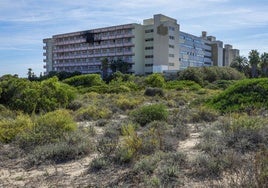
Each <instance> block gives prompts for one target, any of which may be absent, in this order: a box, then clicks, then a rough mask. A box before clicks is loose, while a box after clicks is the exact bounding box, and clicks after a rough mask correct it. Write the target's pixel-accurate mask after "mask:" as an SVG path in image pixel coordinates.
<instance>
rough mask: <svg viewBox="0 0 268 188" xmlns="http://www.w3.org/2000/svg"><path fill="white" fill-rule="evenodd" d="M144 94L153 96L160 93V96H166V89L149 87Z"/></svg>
mask: <svg viewBox="0 0 268 188" xmlns="http://www.w3.org/2000/svg"><path fill="white" fill-rule="evenodd" d="M144 95H146V96H151V97H153V96H156V95H158V96H160V97H164V91H163V89H161V88H150V87H149V88H146V89H145V92H144Z"/></svg>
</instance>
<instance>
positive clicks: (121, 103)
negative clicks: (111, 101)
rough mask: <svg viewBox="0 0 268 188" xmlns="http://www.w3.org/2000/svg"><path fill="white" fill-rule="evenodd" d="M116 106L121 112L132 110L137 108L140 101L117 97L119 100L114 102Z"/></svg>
mask: <svg viewBox="0 0 268 188" xmlns="http://www.w3.org/2000/svg"><path fill="white" fill-rule="evenodd" d="M115 103H116V106H118V107H119V108H120V109H122V110H128V109H133V108H135V107H137V106H138V105H139V104H140V103H141V99H137V98H133V97H132V98H128V97H127V96H119V98H118V99H117V100H116V101H115Z"/></svg>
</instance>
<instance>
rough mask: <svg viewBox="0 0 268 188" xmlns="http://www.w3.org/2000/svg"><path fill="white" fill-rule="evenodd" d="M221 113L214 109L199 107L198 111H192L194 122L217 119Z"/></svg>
mask: <svg viewBox="0 0 268 188" xmlns="http://www.w3.org/2000/svg"><path fill="white" fill-rule="evenodd" d="M218 116H219V114H218V113H217V111H215V110H214V109H210V108H206V107H199V108H198V109H197V111H196V112H193V113H192V122H193V123H200V122H203V121H204V122H212V121H216V120H217V118H218Z"/></svg>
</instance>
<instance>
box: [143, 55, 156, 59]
mask: <svg viewBox="0 0 268 188" xmlns="http://www.w3.org/2000/svg"><path fill="white" fill-rule="evenodd" d="M153 57H154V56H153V55H146V56H145V58H146V59H150V58H153Z"/></svg>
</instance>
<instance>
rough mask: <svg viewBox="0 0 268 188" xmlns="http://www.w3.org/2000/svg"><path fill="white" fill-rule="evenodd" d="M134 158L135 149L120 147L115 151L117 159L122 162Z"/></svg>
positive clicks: (127, 161)
mask: <svg viewBox="0 0 268 188" xmlns="http://www.w3.org/2000/svg"><path fill="white" fill-rule="evenodd" d="M133 158H134V151H133V150H131V149H129V148H125V147H119V148H118V149H117V151H116V153H115V161H116V162H118V163H120V164H122V163H129V162H131V160H132V159H133Z"/></svg>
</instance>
